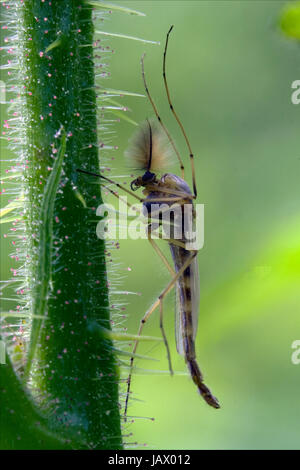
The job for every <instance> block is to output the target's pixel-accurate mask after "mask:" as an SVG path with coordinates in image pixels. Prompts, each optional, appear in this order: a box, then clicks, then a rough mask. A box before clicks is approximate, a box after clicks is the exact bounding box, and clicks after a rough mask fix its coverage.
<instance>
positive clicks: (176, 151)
mask: <svg viewBox="0 0 300 470" xmlns="http://www.w3.org/2000/svg"><path fill="white" fill-rule="evenodd" d="M144 57H145V54H143V55H142V58H141V66H142V76H143V82H144V87H145V91H146V93H147V96H148V99H149V101H150V103H151V106H152V108H153V110H154V113H155V115H156V117H157V119H158V121H159V123H160V125H161V127H162V128H163V130H164V131H165V133H166V135H167V137H168V139H169V142H170V144H171V145H172V147H173V150H174V152H175V153H176V155H177V158H178V161H179V165H180V169H181V177H182V178H183V179H184V166H183V162H182V159H181V157H180V155H179V152H178V150H177V148H176V146H175V144H174V141H173V139H172V137H171V135H170V133H169V131H168V129H167V128H166V126H165V125H164V123H163V122H162V120H161V117H160V115H159V114H158V111H157V107H156V106H155V103H154V101H153V99H152V98H151V95H150V92H149V89H148V86H147V82H146V77H145V67H144Z"/></svg>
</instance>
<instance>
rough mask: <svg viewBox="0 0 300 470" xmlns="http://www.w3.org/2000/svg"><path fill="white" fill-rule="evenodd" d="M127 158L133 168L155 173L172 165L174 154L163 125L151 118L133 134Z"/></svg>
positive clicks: (126, 153)
mask: <svg viewBox="0 0 300 470" xmlns="http://www.w3.org/2000/svg"><path fill="white" fill-rule="evenodd" d="M151 141H152V142H151ZM125 157H126V160H127V162H128V165H129V166H130V167H131V168H134V169H137V170H149V171H151V172H155V171H160V170H162V169H164V168H167V167H168V166H170V165H172V163H173V161H174V152H173V149H172V147H171V144H170V142H169V140H168V138H167V136H166V134H165V132H164V131H163V129H162V127H161V125H160V124H159V123H158V122H157V120H156V119H154V118H151V119H147V120H146V121H144V122H143V123H142V124H141V125H140V126H139V127H138V129H137V130H136V132H135V133H134V134H133V136H132V138H131V139H130V141H129V146H128V149H127V150H126V152H125Z"/></svg>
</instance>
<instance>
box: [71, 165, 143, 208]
mask: <svg viewBox="0 0 300 470" xmlns="http://www.w3.org/2000/svg"><path fill="white" fill-rule="evenodd" d="M76 171H78V173H84V174H85V175H89V176H94V177H95V178H101V179H103V180H105V181H107V182H108V183H111V184H114V185H115V186H117V187H118V188H120V189H122V190H123V191H125V192H126V193H127V194H130V195H131V196H133V197H134V198H135V199H137V200H138V201H139V202H143V199H142V198H140V197H138V196H137V195H136V194H135V193H134V192H133V191H130V190H129V189H127V188H125V187H124V186H122V185H121V184H119V183H116V182H115V181H113V180H111V179H110V178H107V177H106V176H103V175H100V174H99V173H93V172H92V171H87V170H82V169H81V168H77V169H76Z"/></svg>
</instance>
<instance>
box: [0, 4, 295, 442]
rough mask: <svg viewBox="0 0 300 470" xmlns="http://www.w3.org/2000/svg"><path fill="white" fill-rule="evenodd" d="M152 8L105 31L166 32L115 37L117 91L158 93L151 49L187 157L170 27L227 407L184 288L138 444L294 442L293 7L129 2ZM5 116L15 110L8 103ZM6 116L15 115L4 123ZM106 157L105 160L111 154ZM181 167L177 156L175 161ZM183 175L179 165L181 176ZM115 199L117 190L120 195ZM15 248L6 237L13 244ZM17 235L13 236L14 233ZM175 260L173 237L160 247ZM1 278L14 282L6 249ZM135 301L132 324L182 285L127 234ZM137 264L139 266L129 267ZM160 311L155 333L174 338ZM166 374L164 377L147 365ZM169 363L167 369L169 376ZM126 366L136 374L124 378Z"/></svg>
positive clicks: (124, 130) (146, 348) (140, 391)
mask: <svg viewBox="0 0 300 470" xmlns="http://www.w3.org/2000/svg"><path fill="white" fill-rule="evenodd" d="M118 3H119V4H122V5H124V6H128V7H130V8H133V9H137V10H141V11H143V12H144V13H146V15H147V16H146V17H141V18H138V17H134V16H128V15H124V14H121V13H113V14H112V15H110V18H109V21H108V22H106V23H104V24H103V25H102V29H103V30H107V31H111V32H116V33H124V34H130V35H133V36H139V37H143V38H146V39H152V40H157V41H160V42H161V45H160V46H157V45H149V44H141V43H139V42H136V41H130V40H125V39H124V40H121V39H114V38H112V39H110V40H109V44H110V45H111V46H112V48H113V49H114V50H115V53H114V54H113V55H112V56H111V61H110V64H111V79H110V80H109V81H108V82H107V85H108V86H109V87H112V88H117V89H123V90H130V91H135V92H139V93H143V92H144V91H143V84H142V79H141V72H140V57H141V55H142V53H143V52H146V58H145V68H146V75H147V80H148V84H149V88H150V91H151V94H152V96H153V97H154V99H155V102H156V104H157V106H158V108H159V110H160V114H161V115H162V117H163V119H164V121H165V123H166V124H167V126H168V128H169V130H170V132H171V134H172V135H173V136H174V138H175V140H176V143H177V145H178V147H179V149H180V152H181V154H182V155H183V157H184V159H185V163H186V168H187V169H188V172H187V173H188V174H187V179H188V181H189V182H190V181H191V178H190V171H189V166H188V158H187V155H188V152H187V151H186V147H185V144H184V141H183V138H182V136H181V135H180V132H179V130H178V127H177V125H176V122H175V121H174V119H173V117H172V115H171V113H170V111H169V109H168V104H167V100H166V96H165V90H164V86H163V80H162V54H163V45H164V41H165V35H166V32H167V31H168V29H169V26H170V25H171V24H174V25H175V27H174V31H173V32H172V36H171V38H170V44H169V52H168V64H167V72H168V81H169V86H170V90H171V95H172V97H173V101H174V105H175V108H176V110H177V111H178V114H179V115H180V117H181V119H182V122H183V124H184V126H185V129H186V131H187V134H188V136H189V139H190V142H191V144H192V148H193V151H194V154H195V162H196V172H197V183H198V194H199V197H198V202H200V203H204V204H205V246H204V248H203V249H202V250H201V251H200V253H199V258H198V259H199V265H200V279H201V308H200V317H199V328H198V335H197V343H196V350H197V356H198V359H199V363H200V367H201V369H202V371H203V373H204V376H205V378H206V382H207V384H208V385H209V386H210V387H211V389H212V391H213V393H214V394H215V395H216V396H217V397H218V399H219V400H220V402H221V406H222V407H221V409H220V410H214V409H211V408H209V407H208V406H207V405H206V404H205V403H204V401H203V400H202V399H201V398H200V397H199V395H198V393H197V390H196V388H195V386H194V385H193V383H192V380H191V379H190V377H189V376H188V375H185V374H184V372H185V371H186V368H185V364H184V360H183V358H182V357H180V356H179V355H178V354H177V353H176V348H175V335H174V298H173V295H171V294H170V295H169V298H168V301H167V302H165V327H166V331H167V335H168V339H169V342H170V345H171V352H172V359H173V366H174V368H175V370H176V371H178V374H177V375H175V376H174V377H170V376H169V374H168V373H167V368H168V367H167V360H166V353H165V349H164V346H163V344H162V343H154V344H151V345H150V344H149V343H144V344H141V345H140V348H139V351H138V352H139V353H142V354H148V355H151V356H152V357H153V358H156V359H159V362H150V361H141V360H139V361H137V362H136V366H138V367H139V368H141V369H142V370H141V372H140V373H137V374H135V375H134V378H133V384H132V391H133V394H134V397H135V398H137V399H138V400H136V401H134V400H132V401H131V405H130V409H129V414H130V415H131V416H136V417H140V416H143V417H154V418H155V420H154V421H152V420H149V419H142V418H137V419H135V421H134V424H133V425H131V426H128V429H127V428H126V431H125V434H126V433H127V431H128V433H130V432H133V436H129V437H128V438H125V441H127V442H129V443H132V442H135V441H136V442H137V443H138V447H141V448H142V447H143V445H144V444H147V446H148V447H150V448H156V449H262V448H268V449H276V448H282V449H289V448H296V449H298V448H299V447H300V445H299V434H300V430H299V411H300V403H299V388H300V364H299V365H298V366H297V365H294V364H292V362H291V355H292V352H293V349H292V347H291V345H292V342H293V341H294V340H297V339H300V311H299V310H300V309H299V303H300V289H299V281H300V217H299V215H300V214H299V212H300V210H299V209H300V205H299V203H300V197H299V179H300V171H299V170H300V145H299V144H300V107H299V106H296V105H293V104H292V103H291V92H292V89H291V84H292V82H293V81H294V80H297V79H300V66H299V64H300V60H299V59H300V48H299V45H298V44H296V43H294V42H292V41H289V40H288V39H286V38H284V37H283V35H282V34H281V32H280V30H279V28H278V17H279V15H280V11H281V10H282V7H283V6H284V5H285V4H286V2H280V1H271V0H268V1H230V2H227V1H185V2H182V1H178V2H177V1H173V0H168V1H159V2H158V1H136V2H133V1H126V2H125V1H119V2H118ZM123 103H124V105H125V106H128V107H129V108H130V109H131V112H130V113H128V114H127V116H128V117H130V118H132V119H134V120H135V121H137V122H140V121H142V120H144V119H145V118H146V117H148V116H151V115H152V110H151V107H150V105H149V103H148V101H147V100H146V99H145V98H133V97H132V98H128V97H126V98H123ZM1 106H2V108H1V109H2V110H3V105H1ZM3 116H4V115H3V113H2V116H1V119H3ZM133 131H134V126H133V125H131V124H130V123H128V122H126V121H123V120H122V121H121V122H120V123H119V124H117V126H116V136H115V138H114V141H113V142H114V145H118V147H119V148H118V150H117V151H116V152H115V155H114V156H115V158H114V160H111V161H108V162H107V166H109V167H110V168H111V171H110V172H109V174H110V175H118V176H119V175H124V177H122V178H118V181H122V182H125V181H127V184H128V181H130V178H129V177H128V178H127V176H128V175H130V171H129V170H128V168H126V166H125V163H124V158H123V154H124V151H125V149H126V147H127V142H128V139H129V137H130V136H131V134H132V132H133ZM102 163H103V162H102ZM171 170H172V171H174V172H177V173H178V169H177V167H176V166H174V167H173V168H171ZM178 174H179V173H178ZM109 200H111V199H110V198H109ZM4 242H6V240H4ZM2 243H3V238H2ZM160 246H161V248H162V249H163V250H164V253H166V255H168V247H167V246H165V244H163V243H162V244H161V245H160ZM5 250H6V251H7V250H10V249H9V248H8V245H2V250H1V251H2V256H1V258H2V263H1V269H2V273H1V275H2V278H6V277H7V276H8V269H9V266H7V264H6V263H8V258H7V257H6V256H3V253H4V252H5ZM112 254H113V259H114V263H121V264H120V266H119V267H118V266H116V267H115V268H114V270H115V276H116V277H117V279H119V283H120V285H121V287H122V289H124V290H128V291H134V292H138V293H141V295H138V296H126V297H125V298H124V297H123V298H121V301H124V302H127V308H126V312H127V314H128V320H127V322H126V327H127V328H128V331H129V332H130V333H136V331H137V329H138V324H139V320H140V318H141V316H142V315H143V314H144V313H145V311H146V309H147V308H148V307H149V306H150V304H151V302H153V301H154V300H155V299H156V297H157V296H158V295H159V293H160V291H161V290H162V289H163V288H164V287H165V285H166V284H167V282H168V280H169V274H168V272H167V270H166V269H165V268H164V266H162V263H161V261H160V259H159V258H158V257H157V255H156V254H155V253H154V252H153V250H152V248H151V247H150V244H149V243H148V242H147V241H143V240H138V241H133V240H126V241H121V244H120V249H119V250H114V251H113V252H112ZM128 267H130V268H131V271H129V270H128ZM158 323H159V322H158V313H156V314H154V315H153V317H152V318H151V319H150V321H149V323H148V324H147V325H146V327H145V334H147V335H155V336H159V335H160V331H159V324H158ZM149 369H151V370H152V371H153V372H151V373H150V372H149V373H147V370H149ZM164 371H165V372H164ZM125 372H126V371H123V375H124V376H125Z"/></svg>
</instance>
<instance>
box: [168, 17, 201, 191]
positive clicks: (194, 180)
mask: <svg viewBox="0 0 300 470" xmlns="http://www.w3.org/2000/svg"><path fill="white" fill-rule="evenodd" d="M172 29H173V26H171V28H170V29H169V31H168V33H167V38H166V45H165V51H164V59H163V79H164V83H165V88H166V92H167V97H168V102H169V105H170V109H171V111H172V113H173V114H174V117H175V119H176V121H177V122H178V124H179V127H180V129H181V131H182V134H183V136H184V139H185V141H186V144H187V147H188V149H189V153H190V162H191V168H192V179H193V190H194V194H195V196H197V187H196V177H195V164H194V155H193V151H192V148H191V145H190V143H189V140H188V138H187V135H186V132H185V130H184V127H183V125H182V124H181V121H180V119H179V117H178V116H177V114H176V112H175V109H174V107H173V104H172V102H171V97H170V92H169V87H168V83H167V77H166V56H167V49H168V42H169V35H170V33H171V31H172Z"/></svg>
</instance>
